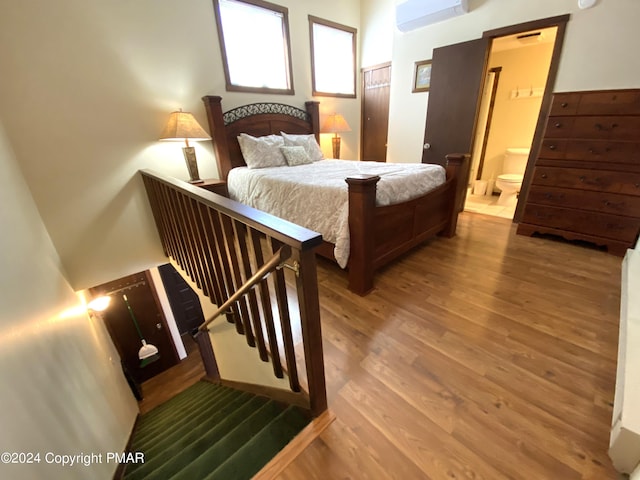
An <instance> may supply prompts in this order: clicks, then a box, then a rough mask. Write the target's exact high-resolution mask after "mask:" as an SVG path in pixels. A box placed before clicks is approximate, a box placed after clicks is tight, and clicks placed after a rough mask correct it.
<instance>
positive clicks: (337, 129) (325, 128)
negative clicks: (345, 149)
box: [320, 113, 351, 158]
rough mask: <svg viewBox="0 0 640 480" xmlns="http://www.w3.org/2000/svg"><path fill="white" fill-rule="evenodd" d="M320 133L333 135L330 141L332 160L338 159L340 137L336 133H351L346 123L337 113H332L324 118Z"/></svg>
mask: <svg viewBox="0 0 640 480" xmlns="http://www.w3.org/2000/svg"><path fill="white" fill-rule="evenodd" d="M320 131H321V132H322V133H333V138H332V139H331V143H332V145H333V158H340V135H338V133H342V132H350V131H351V127H350V126H349V124H348V123H347V121H346V120H345V119H344V117H343V116H342V115H340V114H339V113H334V114H333V115H329V116H328V117H327V118H325V120H324V123H323V124H322V129H321V130H320Z"/></svg>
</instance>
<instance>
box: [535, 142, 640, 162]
mask: <svg viewBox="0 0 640 480" xmlns="http://www.w3.org/2000/svg"><path fill="white" fill-rule="evenodd" d="M547 142H548V145H547V148H546V150H545V145H546V144H547ZM561 142H563V141H562V140H548V141H547V140H545V141H544V142H543V151H545V152H546V151H547V150H549V149H552V150H551V151H552V152H556V151H560V150H561V149H562V155H563V156H562V157H549V156H546V157H545V158H565V159H567V160H585V161H589V162H606V163H627V164H636V165H639V166H640V143H636V142H611V141H608V140H568V141H566V142H564V143H561ZM541 156H542V154H541Z"/></svg>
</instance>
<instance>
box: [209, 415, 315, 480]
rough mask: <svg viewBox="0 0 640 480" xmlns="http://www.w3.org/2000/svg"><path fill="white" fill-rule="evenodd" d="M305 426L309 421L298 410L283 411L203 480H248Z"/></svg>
mask: <svg viewBox="0 0 640 480" xmlns="http://www.w3.org/2000/svg"><path fill="white" fill-rule="evenodd" d="M308 423H309V419H308V418H306V416H305V415H304V414H303V413H302V412H301V411H300V410H299V409H297V408H296V407H289V408H287V409H286V410H285V411H284V412H282V413H281V414H280V415H279V416H278V417H276V418H275V419H273V420H272V421H271V422H270V423H269V424H268V425H266V426H265V427H264V428H263V429H262V430H261V431H260V432H258V433H257V434H256V435H254V436H253V438H252V439H251V440H249V441H248V442H247V443H246V444H245V445H244V446H242V447H241V448H240V449H238V450H237V451H236V453H234V454H233V455H232V456H231V457H229V459H227V461H225V462H224V463H223V464H222V465H220V466H219V467H218V468H216V469H215V470H214V471H213V472H212V473H211V474H210V475H208V476H207V477H205V479H206V480H229V479H231V478H233V479H234V480H242V479H247V480H249V479H250V478H251V477H253V476H254V475H255V474H256V473H258V472H259V471H260V469H261V468H262V467H263V466H264V465H266V464H267V463H268V462H269V460H271V459H272V458H273V457H275V456H276V454H277V453H278V452H279V451H280V450H282V449H283V448H284V447H285V446H286V445H287V444H288V443H289V442H290V441H291V440H293V438H294V437H295V436H296V435H297V434H298V433H299V432H300V431H301V430H302V429H303V428H304V427H305V426H306V425H307V424H308Z"/></svg>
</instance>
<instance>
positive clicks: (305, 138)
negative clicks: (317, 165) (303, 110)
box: [280, 132, 324, 162]
mask: <svg viewBox="0 0 640 480" xmlns="http://www.w3.org/2000/svg"><path fill="white" fill-rule="evenodd" d="M280 135H282V138H284V144H285V146H287V147H295V146H300V147H304V149H305V151H306V152H307V155H309V158H310V159H311V161H312V162H317V161H318V160H322V159H323V158H324V155H322V150H321V149H320V145H318V142H317V140H316V137H315V135H290V134H288V133H284V132H280Z"/></svg>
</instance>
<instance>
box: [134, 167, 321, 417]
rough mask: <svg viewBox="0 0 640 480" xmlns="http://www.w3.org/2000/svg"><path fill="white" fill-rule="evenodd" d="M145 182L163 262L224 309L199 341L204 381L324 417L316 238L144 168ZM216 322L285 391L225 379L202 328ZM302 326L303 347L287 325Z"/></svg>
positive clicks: (219, 311)
mask: <svg viewBox="0 0 640 480" xmlns="http://www.w3.org/2000/svg"><path fill="white" fill-rule="evenodd" d="M141 174H142V178H143V180H144V184H145V188H146V190H147V195H148V197H149V202H150V205H151V209H152V212H153V216H154V219H155V223H156V226H157V228H158V233H159V235H160V240H161V242H162V246H163V249H164V252H165V254H166V255H167V256H168V257H170V258H172V259H173V261H174V262H175V263H176V264H177V265H178V266H179V267H180V268H181V269H182V270H183V272H184V273H186V275H188V276H189V277H190V278H191V280H192V281H193V282H195V284H196V285H197V287H198V288H199V289H201V291H202V292H203V293H204V295H206V296H207V297H208V298H209V299H210V300H211V302H212V303H213V304H214V305H216V306H218V307H220V308H219V309H218V312H216V313H215V314H214V315H213V317H212V318H209V319H207V321H206V322H205V324H206V325H203V326H202V328H201V330H202V331H203V332H204V333H202V334H199V335H198V337H197V339H198V343H199V345H200V349H201V353H202V357H203V362H204V364H205V369H206V371H207V375H208V376H209V377H210V378H212V379H214V380H215V381H219V382H220V383H224V384H232V385H233V386H235V387H236V388H243V389H245V390H249V391H254V392H257V393H262V394H266V395H270V396H272V397H274V398H276V399H277V400H282V401H286V402H289V403H292V404H297V405H299V406H302V407H305V408H308V409H309V410H310V411H311V413H312V414H313V415H314V416H317V415H319V414H320V413H322V412H323V411H325V410H326V408H327V399H326V387H325V377H324V363H323V353H322V334H321V327H320V309H319V304H318V285H317V273H316V258H315V252H314V251H315V248H316V247H317V246H318V245H319V244H320V243H321V242H322V237H321V236H320V235H319V234H317V233H315V232H311V231H310V230H307V229H305V228H302V227H299V226H297V225H294V224H292V223H289V222H286V221H284V220H281V219H279V218H277V217H274V216H272V215H268V214H266V213H263V212H260V211H258V210H255V209H253V208H250V207H247V206H244V205H241V204H239V203H237V202H234V201H232V200H229V199H227V198H225V197H222V196H220V195H217V194H215V193H211V192H208V191H206V190H204V189H201V188H198V187H196V186H193V185H190V184H188V183H186V182H182V181H180V180H176V179H174V178H171V177H167V176H164V175H161V174H158V173H156V172H153V171H150V170H143V171H141ZM265 258H266V259H267V260H265ZM284 270H290V271H291V273H290V274H289V275H287V276H285V272H284ZM220 314H222V315H220ZM219 316H223V317H226V319H227V321H228V322H231V323H233V324H234V325H235V330H236V331H237V332H238V334H240V335H243V336H244V337H245V339H246V343H247V344H248V345H249V346H251V347H255V352H256V353H257V355H258V357H259V358H260V360H262V361H263V362H271V365H272V369H273V374H274V375H275V376H276V377H278V378H283V377H284V376H285V375H286V376H287V378H288V382H289V390H288V391H283V390H280V389H274V388H270V387H265V386H264V385H252V384H245V383H243V384H239V383H238V382H232V381H229V380H228V379H225V378H224V374H225V372H220V371H219V370H218V365H217V362H216V355H215V352H214V351H213V348H212V346H211V345H212V344H211V340H210V336H209V332H208V328H207V327H208V325H209V324H210V323H211V322H215V321H218V322H219V321H224V320H222V319H218V320H216V318H217V317H219ZM298 318H299V322H300V323H299V325H300V333H301V337H302V341H301V343H300V342H298V343H297V344H296V343H295V341H294V336H293V327H292V322H293V321H297V320H298ZM299 366H300V367H303V369H304V371H305V372H306V375H305V377H306V389H307V391H305V385H304V379H302V380H301V379H300V370H301V368H299Z"/></svg>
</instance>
